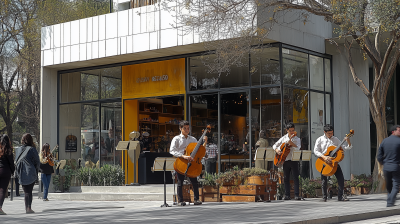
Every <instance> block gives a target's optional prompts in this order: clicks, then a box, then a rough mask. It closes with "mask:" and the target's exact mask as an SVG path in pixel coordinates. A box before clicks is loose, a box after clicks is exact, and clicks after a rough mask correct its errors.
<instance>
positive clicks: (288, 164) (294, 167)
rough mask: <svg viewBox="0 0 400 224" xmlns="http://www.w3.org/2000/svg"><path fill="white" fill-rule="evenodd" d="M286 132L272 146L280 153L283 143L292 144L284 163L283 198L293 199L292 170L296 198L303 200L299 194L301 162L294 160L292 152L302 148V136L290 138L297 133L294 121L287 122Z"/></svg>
mask: <svg viewBox="0 0 400 224" xmlns="http://www.w3.org/2000/svg"><path fill="white" fill-rule="evenodd" d="M286 132H287V134H286V135H284V136H283V137H282V138H280V139H279V140H278V141H277V142H276V143H275V144H274V145H273V146H272V148H273V149H274V150H275V152H276V153H277V154H278V155H280V154H282V151H281V145H282V144H284V143H288V144H289V145H290V153H289V155H288V156H287V157H286V160H285V163H283V174H284V183H285V197H284V198H283V200H291V198H290V171H292V175H293V180H294V195H295V198H294V200H301V198H300V194H299V162H298V161H292V154H293V151H294V150H300V147H301V143H300V138H299V137H297V136H294V137H293V138H292V139H290V138H291V137H292V136H293V134H294V133H295V130H294V124H293V123H292V122H290V123H288V124H286Z"/></svg>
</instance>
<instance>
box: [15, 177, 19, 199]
mask: <svg viewBox="0 0 400 224" xmlns="http://www.w3.org/2000/svg"><path fill="white" fill-rule="evenodd" d="M14 182H15V195H17V196H19V179H18V178H17V177H15V178H14Z"/></svg>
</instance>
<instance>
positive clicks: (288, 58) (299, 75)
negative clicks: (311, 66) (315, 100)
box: [282, 48, 308, 87]
mask: <svg viewBox="0 0 400 224" xmlns="http://www.w3.org/2000/svg"><path fill="white" fill-rule="evenodd" d="M282 55H283V83H284V84H288V85H294V86H300V87H308V55H307V54H305V53H301V52H298V51H294V50H289V49H285V48H284V49H282Z"/></svg>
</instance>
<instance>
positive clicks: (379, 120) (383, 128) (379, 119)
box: [372, 113, 388, 193]
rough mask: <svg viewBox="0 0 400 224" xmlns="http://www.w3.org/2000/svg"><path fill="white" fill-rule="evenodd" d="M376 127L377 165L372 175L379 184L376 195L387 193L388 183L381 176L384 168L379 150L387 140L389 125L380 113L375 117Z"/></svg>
mask: <svg viewBox="0 0 400 224" xmlns="http://www.w3.org/2000/svg"><path fill="white" fill-rule="evenodd" d="M374 121H375V125H376V138H377V139H376V140H377V141H376V142H377V146H376V153H375V165H374V171H373V173H372V175H373V179H374V182H378V186H377V188H376V189H375V191H374V193H384V192H386V182H385V179H384V178H383V177H382V176H381V175H380V174H379V172H378V171H379V170H382V168H383V167H380V166H381V164H380V163H379V162H378V160H377V156H378V149H379V146H380V144H381V142H382V141H383V139H385V138H387V137H388V136H387V124H386V117H383V116H382V115H381V114H380V113H377V114H376V116H375V119H374Z"/></svg>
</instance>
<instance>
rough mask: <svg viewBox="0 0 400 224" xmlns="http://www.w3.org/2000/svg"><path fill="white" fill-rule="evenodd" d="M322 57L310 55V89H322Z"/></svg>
mask: <svg viewBox="0 0 400 224" xmlns="http://www.w3.org/2000/svg"><path fill="white" fill-rule="evenodd" d="M323 63H324V59H323V58H321V57H318V56H313V55H310V89H316V90H321V91H324V64H323Z"/></svg>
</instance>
